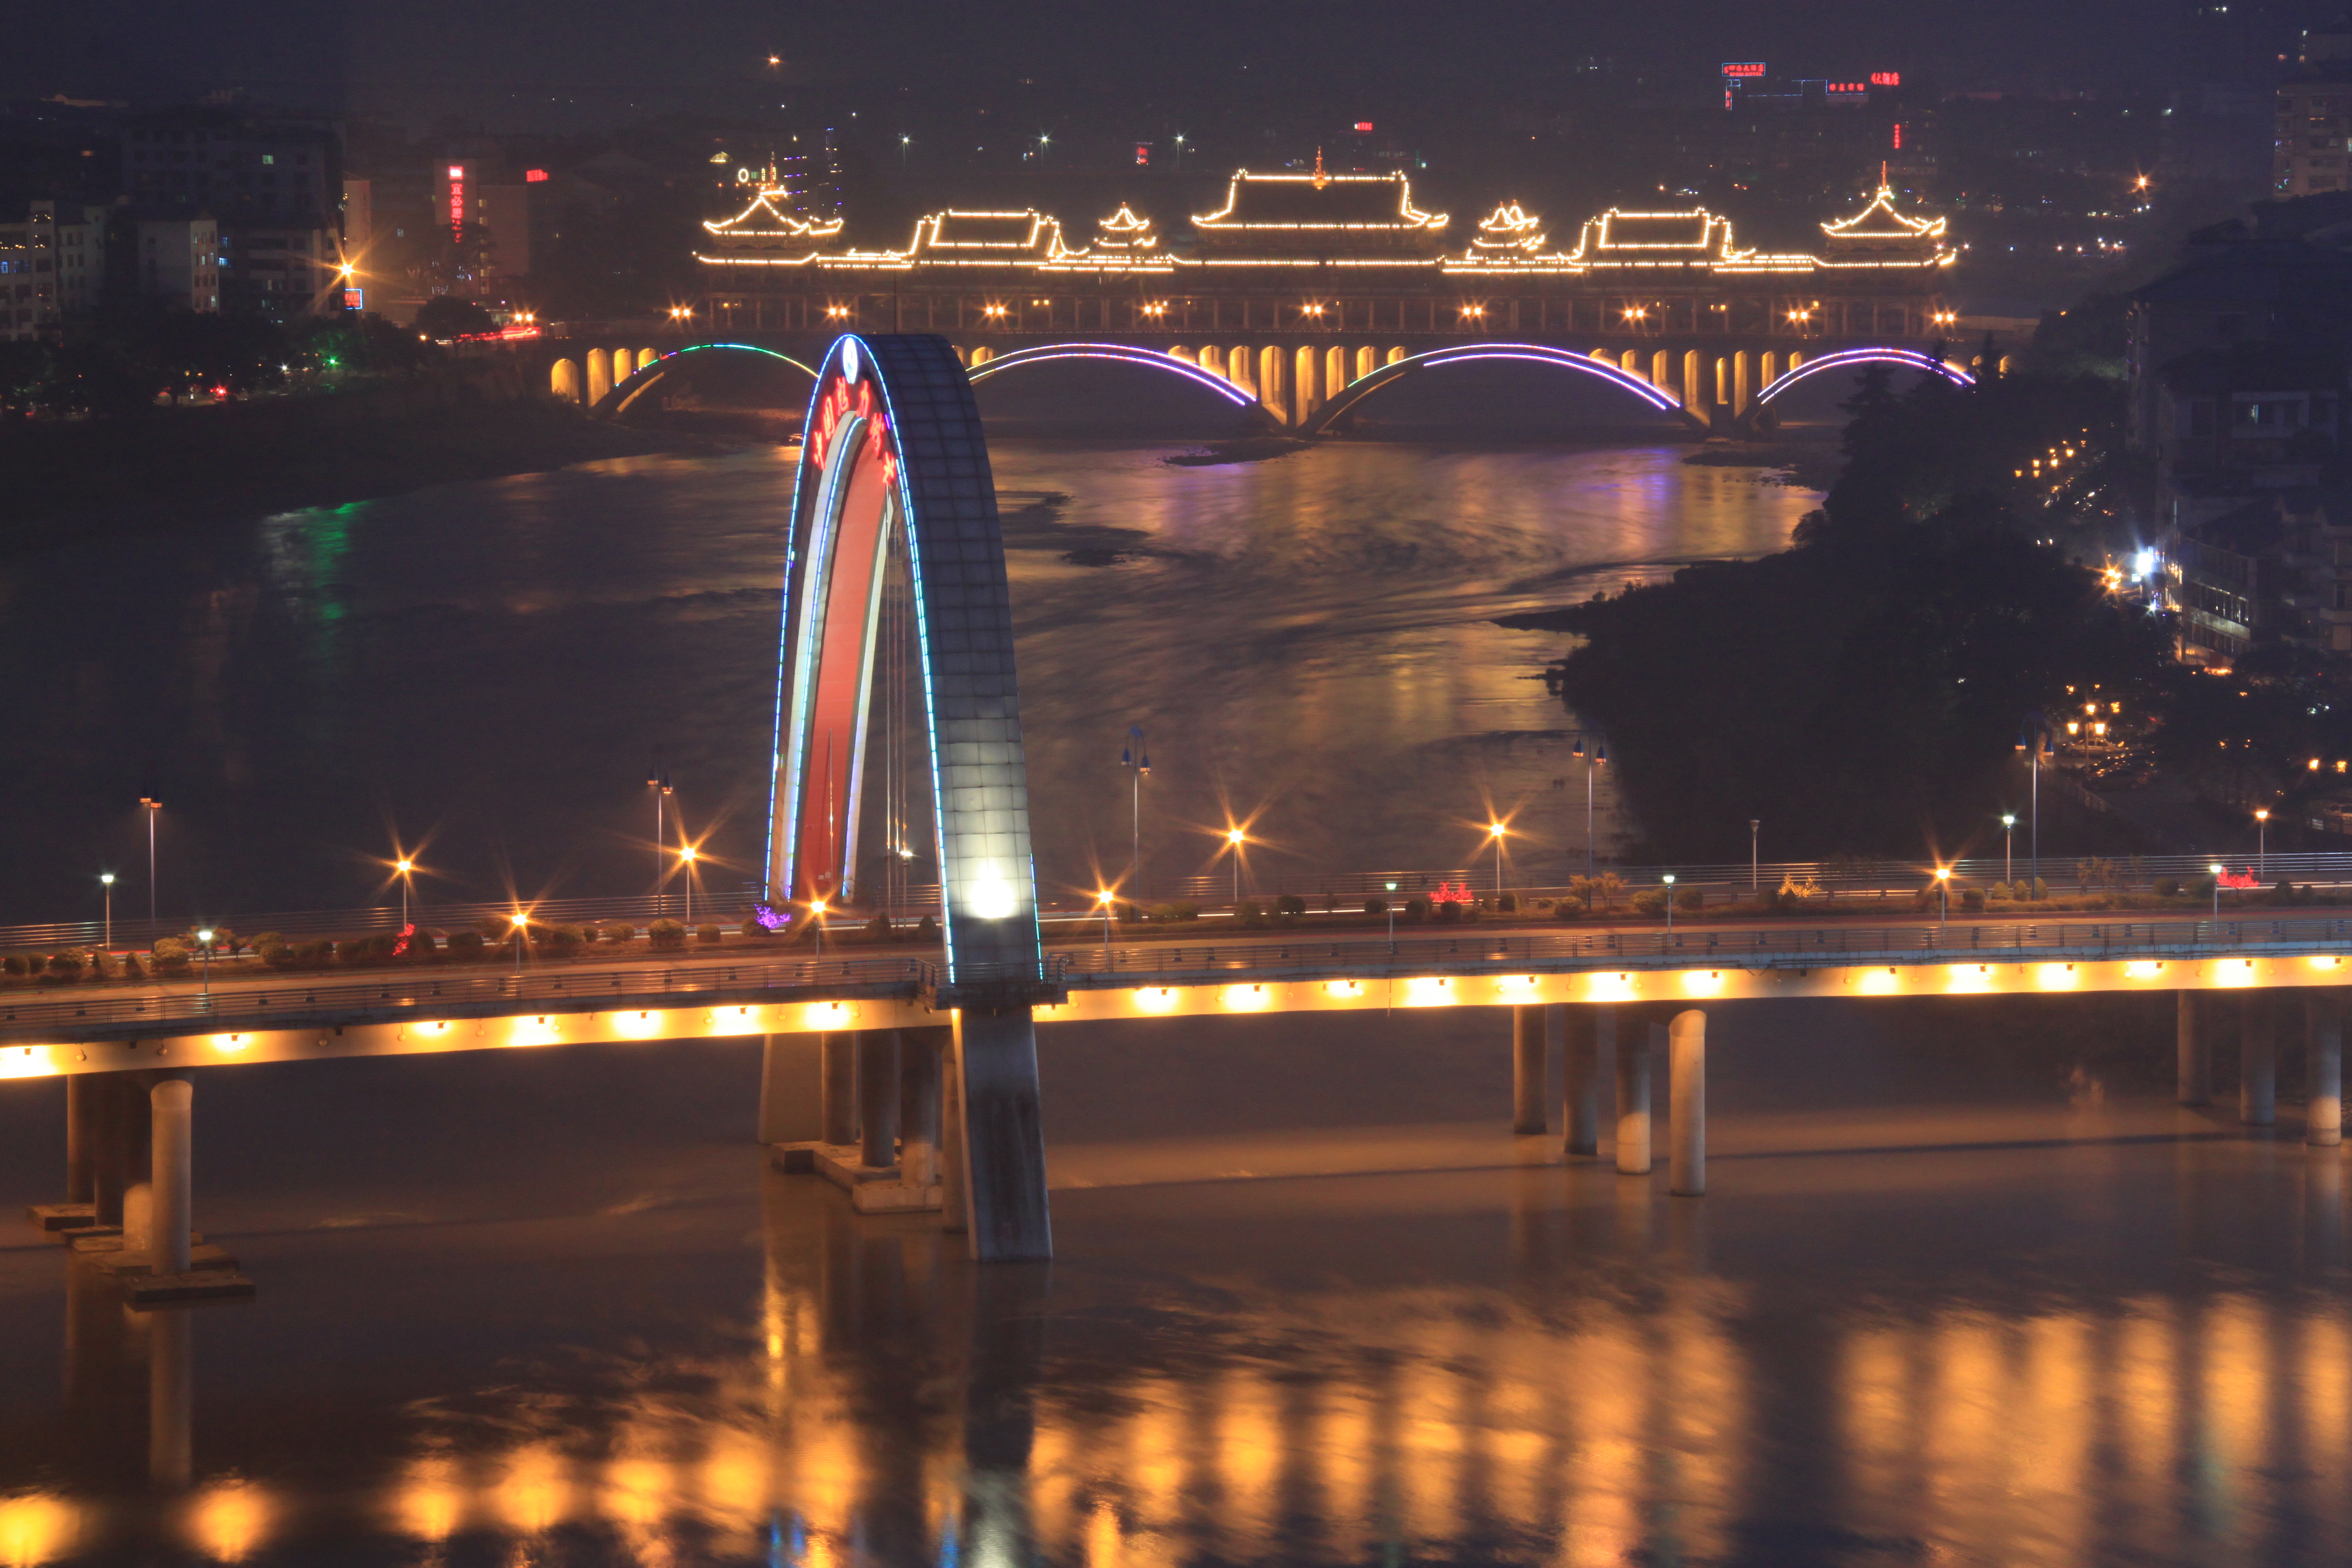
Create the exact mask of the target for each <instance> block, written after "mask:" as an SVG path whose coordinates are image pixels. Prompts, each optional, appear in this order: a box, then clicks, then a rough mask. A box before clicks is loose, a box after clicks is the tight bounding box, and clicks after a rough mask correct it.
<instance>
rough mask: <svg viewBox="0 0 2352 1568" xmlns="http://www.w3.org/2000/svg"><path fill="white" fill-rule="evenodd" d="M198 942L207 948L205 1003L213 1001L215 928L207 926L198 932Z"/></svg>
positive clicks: (209, 1004)
mask: <svg viewBox="0 0 2352 1568" xmlns="http://www.w3.org/2000/svg"><path fill="white" fill-rule="evenodd" d="M196 942H197V944H198V945H199V946H201V947H202V948H203V949H204V950H205V1006H207V1007H209V1006H211V1005H212V1002H213V930H212V927H210V926H206V927H205V929H204V930H202V931H198V932H197V933H196Z"/></svg>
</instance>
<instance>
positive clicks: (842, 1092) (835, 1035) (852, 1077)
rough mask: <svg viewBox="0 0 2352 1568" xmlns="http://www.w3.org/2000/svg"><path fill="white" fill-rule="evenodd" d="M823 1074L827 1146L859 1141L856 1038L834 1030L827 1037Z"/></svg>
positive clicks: (822, 1137)
mask: <svg viewBox="0 0 2352 1568" xmlns="http://www.w3.org/2000/svg"><path fill="white" fill-rule="evenodd" d="M821 1048H822V1050H823V1052H824V1058H823V1065H822V1069H821V1070H822V1074H823V1080H824V1131H823V1132H822V1133H820V1134H819V1137H820V1138H821V1140H822V1141H823V1142H827V1143H834V1144H841V1143H855V1142H857V1037H856V1035H854V1034H851V1033H849V1032H847V1031H846V1030H834V1031H831V1032H829V1033H827V1034H826V1035H825V1036H824V1045H823V1047H821Z"/></svg>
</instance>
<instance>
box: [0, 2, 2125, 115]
mask: <svg viewBox="0 0 2352 1568" xmlns="http://www.w3.org/2000/svg"><path fill="white" fill-rule="evenodd" d="M2170 18H2171V8H2170V7H2169V6H2167V5H2161V4H2156V3H2152V0H2073V3H2071V4H2063V5H2047V4H2039V3H2035V0H1980V3H1979V4H1976V5H1969V6H1967V7H1959V6H1923V5H1899V4H1886V3H1885V0H1868V3H1865V0H1812V3H1810V4H1804V5H1758V4H1748V3H1734V0H1684V3H1681V4H1672V5H1655V6H1627V5H1614V4H1611V5H1601V4H1591V3H1587V4H1575V5H1528V4H1520V5H1501V4H1475V3H1473V4H1451V5H1419V4H1413V5H1408V4H1402V3H1399V0H1358V3H1353V4H1349V5H1330V4H1307V5H1301V4H1293V5H1282V6H1267V5H1259V4H1242V3H1236V0H1210V3H1205V4H1204V3H1200V0H1194V3H1192V4H1187V5H1162V6H1157V7H1144V6H1137V5H1099V4H1092V3H1087V4H1080V3H1076V0H1047V3H1044V4H1030V5H1011V6H1008V5H964V4H948V3H944V0H873V3H869V4H866V5H855V6H838V5H825V6H795V5H776V4H761V3H755V0H699V3H698V4H694V5H670V4H661V5H656V4H651V3H648V0H567V3H565V4H562V5H556V4H551V3H549V0H536V3H533V0H400V3H398V4H367V5H361V4H351V3H347V0H345V3H338V0H242V3H241V4H238V5H233V6H226V7H219V6H191V5H184V4H176V3H174V4H168V5H167V4H161V3H157V0H98V3H95V4H89V5H76V6H38V7H29V6H28V7H22V8H20V9H19V14H18V15H17V16H16V17H15V18H13V19H12V32H13V33H14V38H13V44H14V47H12V49H11V50H10V51H9V52H8V58H5V59H4V60H0V91H5V93H6V94H8V95H10V96H40V97H46V96H48V95H49V94H51V93H55V92H59V91H63V92H67V93H69V94H73V95H77V96H92V97H95V96H116V97H119V96H123V95H125V94H131V93H135V94H139V95H141V96H145V97H152V96H156V95H159V94H162V95H169V94H171V93H173V91H174V90H175V89H178V90H182V91H185V90H193V91H194V92H199V93H200V92H202V91H204V90H207V89H213V88H215V87H221V86H236V87H242V88H244V89H247V90H248V91H250V92H251V93H252V94H253V96H254V97H255V98H256V99H257V100H265V101H273V100H274V101H289V102H305V103H310V104H318V105H320V106H324V107H333V108H340V109H345V110H358V111H363V112H385V111H387V110H390V111H394V112H397V111H400V110H402V108H403V106H404V105H405V106H406V107H407V108H408V109H409V110H412V111H413V110H414V109H415V107H416V106H417V105H419V104H420V103H421V102H422V101H423V100H425V99H428V98H429V99H430V100H433V101H434V103H435V104H436V106H446V105H449V104H453V103H457V102H460V101H466V102H469V103H470V105H471V107H470V108H469V110H468V112H471V113H475V114H478V115H481V116H483V117H485V118H486V119H488V121H490V122H491V124H492V128H494V129H496V128H499V122H500V121H506V122H508V123H509V124H510V125H511V126H512V127H513V128H518V129H520V128H526V125H527V122H528V121H529V120H530V118H531V117H532V116H533V115H534V114H535V113H543V112H544V111H545V106H546V105H547V103H548V102H549V100H569V102H570V105H571V109H572V113H571V114H569V115H566V116H565V118H567V119H572V121H573V122H574V123H579V122H582V121H583V120H584V121H590V122H594V121H600V120H619V119H626V118H629V117H630V111H631V110H632V108H642V107H655V108H671V107H682V106H684V104H685V103H690V102H692V101H693V98H692V97H689V96H688V95H707V96H705V97H704V99H703V101H705V102H706V103H708V104H709V107H712V108H721V107H726V108H733V107H736V106H738V105H740V106H742V107H751V106H753V105H754V104H756V103H757V101H758V100H760V99H761V98H763V97H767V96H777V97H781V98H783V99H786V100H789V99H790V98H791V97H793V95H794V93H796V92H797V93H799V94H801V95H803V98H804V99H805V97H806V96H807V95H809V94H811V93H816V92H824V93H833V94H840V95H842V101H844V102H845V103H848V104H850V105H851V106H854V105H855V104H856V100H858V99H859V97H860V96H861V95H862V94H865V93H870V94H872V95H873V96H874V103H873V105H872V108H873V110H874V111H876V112H883V111H884V110H885V109H886V105H887V97H886V95H890V94H894V93H896V92H897V91H898V90H899V89H908V90H910V91H912V92H915V93H923V92H927V91H930V92H936V91H940V90H942V89H945V90H949V91H951V92H952V91H965V90H977V91H980V92H983V93H984V92H986V91H989V90H990V89H992V88H993V87H999V86H1001V87H1003V88H1006V89H1010V88H1012V87H1013V86H1014V85H1015V84H1016V83H1017V81H1018V79H1020V78H1023V77H1027V78H1031V79H1034V83H1035V86H1034V104H1035V107H1036V108H1037V109H1038V110H1041V111H1045V112H1049V113H1051V112H1059V111H1061V110H1063V109H1064V108H1066V109H1068V110H1071V111H1080V110H1084V109H1085V107H1086V106H1087V105H1088V104H1091V103H1095V102H1097V101H1105V100H1108V101H1126V102H1129V103H1131V104H1137V105H1139V106H1140V105H1141V104H1142V103H1144V102H1146V101H1149V102H1150V103H1151V104H1152V105H1154V106H1160V105H1172V106H1174V107H1175V108H1176V109H1177V110H1179V111H1183V110H1185V109H1186V108H1187V106H1188V105H1194V104H1198V103H1199V102H1200V101H1201V100H1204V99H1208V98H1212V97H1214V96H1217V95H1220V94H1224V95H1229V97H1230V100H1231V101H1232V102H1233V103H1234V106H1235V107H1236V108H1239V107H1242V106H1244V105H1249V106H1253V107H1256V108H1259V109H1260V110H1264V109H1265V107H1267V106H1270V105H1276V104H1278V103H1280V102H1281V101H1282V100H1284V99H1286V98H1294V99H1303V100H1306V102H1305V103H1300V104H1298V105H1297V106H1298V107H1306V106H1307V103H1313V102H1330V103H1338V102H1339V101H1341V100H1345V101H1346V102H1347V103H1348V104H1349V105H1350V106H1352V107H1353V109H1354V110H1355V111H1357V112H1362V113H1367V114H1373V113H1378V112H1380V111H1381V110H1383V109H1384V108H1391V109H1405V110H1426V109H1429V108H1432V107H1434V106H1435V102H1436V101H1438V100H1452V101H1460V100H1465V99H1475V98H1476V97H1478V96H1481V95H1485V94H1488V93H1496V92H1499V93H1501V94H1503V95H1505V96H1507V97H1511V98H1514V99H1535V100H1540V99H1541V98H1542V97H1543V96H1544V95H1545V94H1546V92H1547V91H1548V90H1549V89H1551V88H1552V87H1554V86H1555V85H1557V84H1559V83H1561V82H1564V81H1566V80H1567V79H1569V75H1570V70H1571V68H1572V67H1573V65H1574V63H1575V61H1576V60H1577V59H1578V58H1580V57H1583V56H1590V55H1596V54H1597V55H1612V56H1614V57H1616V58H1617V59H1618V60H1619V61H1620V63H1621V65H1622V68H1624V69H1626V70H1628V71H1633V72H1641V73H1644V74H1650V75H1668V76H1685V75H1687V76H1691V77H1695V78H1698V79H1703V78H1704V77H1705V75H1706V73H1708V72H1709V71H1710V70H1711V68H1712V67H1713V65H1714V64H1715V63H1716V62H1717V61H1718V60H1722V59H1732V58H1755V59H1764V60H1768V61H1769V62H1771V63H1772V64H1773V65H1774V67H1775V68H1776V69H1787V70H1789V71H1790V72H1791V73H1792V74H1801V75H1807V76H1817V75H1823V74H1828V75H1838V76H1843V75H1850V74H1853V73H1858V72H1862V71H1866V70H1870V69H1874V68H1875V69H1897V70H1902V71H1905V72H1906V73H1909V74H1913V75H1920V74H1927V75H1930V76H1932V77H1933V78H1935V79H1937V80H1938V81H1940V82H1942V83H1943V84H1945V85H1947V86H1958V85H1963V84H1979V83H1999V84H2002V85H2010V86H2024V85H2032V84H2067V85H2075V84H2086V85H2101V86H2120V85H2126V84H2130V83H2133V82H2137V83H2139V84H2141V85H2144V86H2152V85H2159V84H2160V82H2161V79H2162V76H2163V73H2164V67H2165V62H2166V60H2167V58H2168V45H2169V32H2170ZM770 53H781V54H782V55H783V56H784V57H785V58H786V59H787V61H788V62H789V63H790V68H791V74H792V77H793V78H795V79H797V80H796V81H790V80H788V81H787V82H785V83H782V84H774V85H778V86H780V87H781V88H782V90H781V91H780V92H777V93H775V94H769V93H767V92H765V91H763V90H762V89H761V83H760V78H761V77H762V76H763V75H765V72H764V68H763V64H764V60H765V58H766V56H767V55H769V54H770ZM1244 68H1246V69H1244ZM1257 83H1264V84H1265V86H1264V87H1263V88H1261V89H1258V90H1256V91H1251V90H1249V89H1250V88H1252V87H1254V86H1255V84H1257ZM739 94H740V97H739V96H738V95H739ZM681 100H683V102H682V101H681ZM534 106H536V107H534Z"/></svg>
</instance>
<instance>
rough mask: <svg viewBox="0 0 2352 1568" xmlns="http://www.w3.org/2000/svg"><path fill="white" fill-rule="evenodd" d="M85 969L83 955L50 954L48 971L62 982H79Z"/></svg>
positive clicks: (70, 953) (77, 953) (72, 953)
mask: <svg viewBox="0 0 2352 1568" xmlns="http://www.w3.org/2000/svg"><path fill="white" fill-rule="evenodd" d="M83 967H84V966H83V963H82V958H81V954H80V953H79V952H53V953H51V954H49V962H48V971H49V973H51V974H54V975H56V976H57V977H58V979H60V980H79V979H80V978H81V972H82V969H83Z"/></svg>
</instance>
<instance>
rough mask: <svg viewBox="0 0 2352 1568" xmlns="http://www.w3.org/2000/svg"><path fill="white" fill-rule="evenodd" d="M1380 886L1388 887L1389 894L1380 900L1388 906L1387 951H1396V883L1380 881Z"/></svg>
mask: <svg viewBox="0 0 2352 1568" xmlns="http://www.w3.org/2000/svg"><path fill="white" fill-rule="evenodd" d="M1381 886H1383V887H1385V888H1387V889H1388V890H1389V896H1388V897H1387V898H1385V899H1383V900H1381V902H1382V903H1384V904H1386V905H1387V906H1388V910H1389V951H1390V952H1395V951H1396V890H1397V889H1396V884H1395V883H1394V882H1384V883H1382V884H1381Z"/></svg>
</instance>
